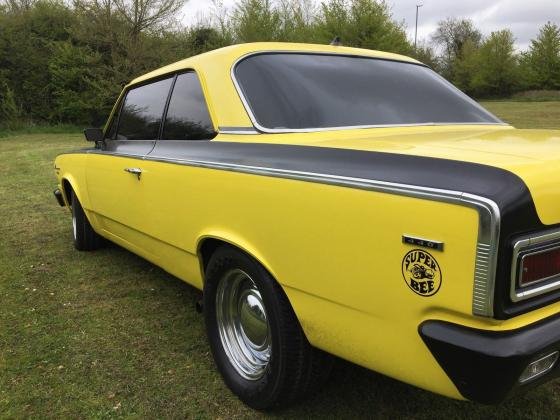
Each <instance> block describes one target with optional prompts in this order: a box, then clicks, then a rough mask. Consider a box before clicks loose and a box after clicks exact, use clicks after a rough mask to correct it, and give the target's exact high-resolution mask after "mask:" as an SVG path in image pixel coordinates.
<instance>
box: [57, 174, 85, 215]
mask: <svg viewBox="0 0 560 420" xmlns="http://www.w3.org/2000/svg"><path fill="white" fill-rule="evenodd" d="M60 185H61V187H62V195H63V197H64V200H65V201H66V204H67V206H68V208H70V207H71V205H72V193H74V194H76V196H77V197H78V200H79V201H80V203H81V204H82V206H84V203H85V202H86V200H85V198H86V197H84V195H83V194H82V191H81V190H80V187H79V186H78V182H76V180H75V179H74V178H73V177H72V176H71V175H69V174H65V175H64V176H62V178H61V180H60Z"/></svg>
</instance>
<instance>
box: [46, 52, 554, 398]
mask: <svg viewBox="0 0 560 420" xmlns="http://www.w3.org/2000/svg"><path fill="white" fill-rule="evenodd" d="M338 57H345V59H344V60H342V59H340V61H337V60H338ZM251 60H253V61H251ZM259 60H260V61H259ZM333 60H335V61H333ZM353 60H354V61H353ZM355 60H367V62H362V61H355ZM362 64H363V67H364V70H363V72H362V70H359V71H358V70H356V74H354V73H353V71H354V70H353V69H354V68H355V67H360V68H361V66H362ZM370 65H371V66H380V67H379V68H380V69H381V70H380V74H381V73H384V74H385V76H383V77H385V79H383V80H385V81H384V82H383V83H381V84H379V85H378V86H376V87H375V88H376V90H383V89H385V90H386V92H389V93H387V94H386V98H387V102H386V103H387V105H386V106H385V105H384V104H385V102H383V101H382V100H381V101H380V102H379V103H380V105H379V107H378V108H375V109H376V110H379V114H380V115H384V118H386V120H387V121H388V122H385V121H382V122H381V123H375V122H374V123H367V122H368V121H369V120H368V118H370V117H369V116H368V115H369V114H367V115H364V116H362V115H361V114H360V113H361V109H365V108H367V106H366V105H364V104H367V103H366V102H364V101H367V98H366V99H364V98H362V97H361V96H360V94H359V93H357V92H358V90H356V89H355V88H354V87H352V83H354V81H353V80H352V79H353V77H354V76H355V80H356V83H361V79H360V78H361V77H362V76H363V77H370V75H371V74H372V71H370V69H369V67H368V66H370ZM383 66H385V67H386V68H385V67H383ZM399 66H400V67H399ZM403 66H404V67H403ZM372 68H373V67H372ZM271 69H272V70H271ZM274 69H278V71H275V70H274ZM306 69H311V70H309V71H308V70H306ZM325 69H326V70H325ZM328 69H331V70H328ZM323 70H324V71H325V74H323ZM298 72H299V73H298ZM306 72H307V73H306ZM400 72H402V74H401V73H400ZM327 73H328V76H326V74H327ZM185 74H187V75H189V76H188V77H187V76H185V77H184V79H185V80H186V79H187V78H189V80H191V82H192V81H193V80H194V81H195V85H196V80H198V83H199V84H198V85H197V86H198V87H196V86H195V87H194V88H192V87H191V88H189V89H190V90H189V92H190V94H191V95H193V96H192V97H195V96H196V97H197V98H198V102H197V103H198V104H205V107H206V109H207V111H204V110H198V111H193V112H194V113H197V112H198V114H197V117H196V118H198V119H197V120H196V121H195V120H194V119H193V120H192V121H195V122H194V123H193V124H194V125H193V126H190V125H189V126H188V127H187V128H185V127H184V126H181V127H182V128H181V127H180V128H178V129H177V130H180V129H181V130H190V131H189V132H191V133H193V134H192V139H191V140H188V139H184V140H169V139H168V138H167V137H168V136H169V137H173V135H174V134H173V129H172V128H173V127H175V126H174V125H173V124H176V125H177V124H179V123H177V122H176V121H174V120H173V119H172V118H171V117H169V115H174V114H173V113H172V112H171V109H175V108H173V104H174V103H175V102H174V100H175V99H174V98H173V96H170V97H168V93H169V92H170V91H174V90H170V89H171V87H172V86H175V87H176V86H178V83H182V82H181V80H183V78H182V76H181V75H185ZM333 74H334V75H335V76H336V77H340V78H339V79H336V77H335V78H334V79H332V80H331V79H328V78H329V77H332V76H331V75H333ZM391 74H395V78H397V77H401V79H397V80H398V83H396V84H395V85H392V84H391V81H392V80H393V79H392V77H389V76H388V75H391ZM193 75H194V76H193ZM294 75H295V76H294ZM349 75H354V76H352V77H350V76H349ZM407 75H410V78H411V80H414V83H416V84H420V82H416V79H415V78H416V77H418V78H419V79H418V80H420V78H421V80H426V83H428V82H429V83H433V85H434V86H436V85H437V86H436V87H434V89H435V90H437V89H440V88H441V89H443V90H445V89H450V90H449V92H451V93H449V95H450V96H453V98H451V99H449V100H450V101H451V102H453V101H455V100H457V101H459V102H460V104H461V105H460V106H458V107H457V109H459V108H460V112H459V111H458V112H459V114H460V113H461V112H463V114H464V115H466V117H465V121H462V120H461V118H458V119H459V121H455V120H453V118H455V119H457V117H456V116H449V117H446V118H448V119H449V120H448V121H441V122H439V121H433V120H428V121H423V120H417V119H415V118H416V116H415V114H414V109H416V110H418V111H419V112H420V111H422V112H424V110H423V108H426V110H425V112H426V114H427V115H429V112H430V109H431V108H433V109H435V110H436V111H437V112H439V113H440V114H441V113H445V112H447V110H446V109H444V108H453V107H452V106H447V105H446V106H445V107H443V106H442V105H441V104H446V102H445V101H447V100H448V99H447V96H446V97H445V98H444V97H443V96H442V98H441V99H440V98H439V97H438V98H437V100H436V99H434V100H431V99H430V98H432V96H431V93H430V91H429V90H426V92H424V91H421V90H418V91H417V90H415V89H416V87H415V86H416V84H415V85H410V86H409V85H406V82H405V81H406V80H407V78H408V76H407ZM405 76H406V77H405ZM274 77H277V79H274ZM323 77H324V78H325V80H323ZM379 77H382V76H379ZM438 77H439V76H436V75H435V73H432V72H431V70H429V69H427V68H425V67H424V66H423V65H422V64H420V63H418V62H416V61H415V60H413V59H411V58H408V57H404V56H400V55H395V54H389V53H383V52H378V51H369V50H360V49H354V48H346V47H340V46H323V45H310V44H285V43H255V44H242V45H236V46H231V47H226V48H222V49H219V50H216V51H212V52H209V53H205V54H202V55H199V56H196V57H191V58H188V59H186V60H183V61H180V62H177V63H175V64H171V65H169V66H166V67H163V68H161V69H158V70H156V71H153V72H151V73H148V74H146V75H144V76H141V77H139V78H137V79H135V80H133V81H132V82H131V83H130V84H129V85H127V86H126V87H125V89H124V90H123V93H122V94H121V96H120V98H119V100H118V101H117V103H116V104H115V108H114V109H113V112H112V113H111V116H110V118H109V120H108V122H107V125H106V127H105V129H104V135H103V137H102V138H103V139H102V140H99V139H98V140H99V141H97V142H96V146H95V147H93V148H89V149H84V150H78V151H75V152H71V153H65V154H62V155H59V156H58V157H57V158H56V162H55V168H56V174H57V178H58V189H57V193H56V194H57V195H58V197H59V200H60V202H61V204H64V205H68V206H69V207H70V206H71V196H73V195H75V196H76V197H77V199H78V200H79V202H80V203H81V205H82V206H83V210H84V214H85V216H86V218H87V220H88V221H89V223H90V224H91V227H92V228H93V230H94V231H95V232H96V233H97V234H99V235H100V236H102V237H104V238H106V239H108V240H110V241H112V242H115V243H117V244H119V245H121V246H123V247H124V248H127V249H129V250H131V251H132V252H134V253H136V254H138V255H140V256H142V257H144V258H146V259H147V260H149V261H151V262H153V263H154V264H156V265H158V266H160V267H162V268H163V269H165V270H166V271H168V272H169V273H171V274H173V275H175V276H177V277H179V278H180V279H182V280H184V281H186V282H187V283H189V284H190V285H192V286H194V287H196V288H199V289H203V288H204V283H205V275H206V274H205V273H206V272H207V271H206V270H207V265H208V263H209V261H210V260H211V258H212V253H213V251H214V250H216V248H217V247H218V246H220V245H221V244H229V245H230V246H231V247H234V248H236V249H238V250H241V251H242V252H243V253H245V254H247V255H248V256H250V257H251V258H252V259H254V260H255V261H257V262H258V263H259V264H260V265H261V266H262V267H264V269H265V270H266V271H267V272H268V273H269V274H270V275H271V277H272V278H273V279H275V281H277V282H278V284H279V285H280V287H281V289H282V291H283V292H284V293H285V295H286V296H287V299H288V301H289V305H290V306H291V308H293V312H294V313H295V315H296V317H297V321H298V322H299V324H300V325H301V329H302V330H303V332H304V333H305V337H306V339H307V340H308V341H309V343H310V344H311V345H312V346H313V347H315V348H318V349H321V350H323V351H325V352H327V353H330V354H334V355H336V356H339V357H341V358H343V359H346V360H349V361H351V362H354V363H356V364H359V365H362V366H365V367H366V368H369V369H372V370H375V371H378V372H381V373H383V374H385V375H388V376H391V377H393V378H396V379H399V380H401V381H404V382H407V383H410V384H413V385H415V386H418V387H421V388H424V389H428V390H431V391H433V392H436V393H439V394H442V395H446V396H448V397H452V398H457V399H470V400H474V401H479V402H484V403H494V402H499V401H501V400H502V399H504V398H505V397H506V396H508V395H510V394H511V393H512V392H513V391H515V390H517V389H524V388H526V387H528V386H531V385H533V384H538V383H541V382H543V381H545V380H548V379H550V378H552V377H554V376H555V375H556V373H557V371H558V369H557V366H556V359H557V355H558V349H560V329H559V327H560V318H559V317H558V313H559V312H560V288H559V285H560V283H559V282H558V276H557V275H558V274H559V273H557V272H556V271H555V270H554V269H550V268H549V267H550V266H555V265H554V264H556V262H555V261H556V260H555V258H556V254H555V253H554V250H555V248H556V247H558V246H560V226H559V223H560V205H558V203H559V201H560V188H559V186H558V180H559V178H560V176H559V175H560V172H559V170H558V163H559V160H560V132H559V131H553V130H548V131H546V130H518V129H514V128H513V127H511V126H509V125H507V124H505V123H503V122H501V121H499V120H498V119H496V118H495V117H493V116H491V115H490V114H488V113H487V112H486V111H484V110H483V109H482V108H480V107H479V106H478V105H477V104H475V103H474V102H472V101H470V100H469V99H468V98H466V97H463V96H461V94H460V93H458V91H454V90H453V88H452V87H450V86H448V85H447V84H446V82H444V81H441V80H437V78H438ZM271 78H272V79H271ZM273 79H274V80H273ZM428 79H429V80H428ZM270 80H273V82H274V83H272V82H270ZM380 80H381V79H380ZM374 82H375V80H374ZM377 82H378V83H380V82H379V80H377ZM185 83H186V82H185ZM290 83H292V84H293V86H292V87H291V88H290V89H291V90H282V89H283V86H287V85H288V84H290ZM338 83H340V87H339V86H338ZM372 83H373V82H372ZM422 83H423V82H422ZM156 84H157V86H156ZM328 84H330V85H331V86H333V90H334V91H335V94H332V93H331V92H330V91H328V89H325V88H324V86H326V85H328ZM382 85H384V87H383V86H382ZM405 85H406V86H405ZM146 86H148V87H149V88H150V89H151V88H152V87H153V89H152V91H150V92H148V91H147V90H146V92H147V93H145V97H147V98H148V99H149V101H151V102H149V104H148V105H146V106H145V107H144V108H142V106H141V105H134V103H133V99H130V101H131V102H130V103H133V105H134V106H136V108H134V106H133V105H131V106H130V107H129V108H130V109H129V108H126V107H127V106H128V105H127V104H128V102H126V101H127V99H126V98H127V97H129V98H134V97H135V96H134V95H137V94H138V95H140V93H139V92H140V91H139V90H138V91H136V90H135V89H139V88H142V87H146ZM294 86H295V87H294ZM368 86H369V85H368ZM368 86H366V85H365V84H364V85H362V87H361V88H359V89H363V90H364V91H367V90H368V89H369V87H368ZM399 86H400V87H399ZM403 86H404V87H403ZM173 89H175V88H173ZM274 89H277V90H276V91H274ZM352 89H355V90H352ZM418 89H420V88H418ZM426 89H427V88H426ZM187 90H188V89H187ZM435 90H434V92H435ZM347 91H348V92H350V93H351V94H349V95H348V96H347V97H346V96H345V95H346V92H347ZM157 92H163V93H161V94H160V96H158V93H157ZM271 92H272V93H271ZM368 92H369V91H368ZM372 92H373V91H372ZM390 92H394V95H393V94H391V93H390ZM438 92H439V90H438ZM446 92H447V91H446ZM446 92H443V91H442V93H441V94H442V95H447V93H446ZM368 94H370V93H368ZM259 95H260V96H259ZM434 95H436V93H434ZM438 95H439V93H438ZM310 97H312V99H309V101H310V104H307V102H306V101H307V100H308V98H310ZM415 98H421V102H419V103H414V101H415V100H416V99H415ZM144 99H145V98H144ZM144 99H142V100H144ZM339 99H340V101H341V102H342V103H341V104H339V103H336V106H337V107H339V108H336V107H335V108H336V112H334V111H333V112H332V113H331V114H332V115H331V114H329V112H327V111H325V113H324V114H321V115H319V116H317V115H316V114H318V113H319V111H317V112H316V110H317V109H318V108H320V107H321V106H322V105H321V104H322V103H324V104H330V103H331V102H333V103H334V102H337V101H338V100H339ZM142 100H140V99H139V100H138V101H139V102H138V103H139V104H142V103H143V102H142ZM177 101H178V103H179V105H180V100H177ZM201 101H202V102H201ZM313 101H315V102H313ZM399 101H400V102H399ZM411 101H412V102H411ZM399 103H401V104H402V108H403V109H405V108H406V109H405V111H402V113H400V112H401V111H400V106H399ZM405 103H412V105H413V106H412V105H411V106H409V107H408V108H407V106H405ZM453 103H455V102H453ZM123 104H124V105H123ZM154 104H156V105H157V106H156V105H154ZM158 104H159V105H158ZM271 104H272V105H271ZM300 104H301V109H300V108H298V107H299V106H300ZM152 106H153V109H155V110H156V111H154V113H155V114H154V115H157V113H158V111H157V110H160V111H159V112H160V113H161V109H163V110H164V112H167V114H166V118H167V119H165V118H164V117H163V116H162V117H160V119H159V123H158V120H157V118H156V119H153V120H150V121H149V122H146V121H147V119H146V120H145V121H144V120H143V122H142V124H144V125H143V126H142V127H143V128H142V129H143V130H145V131H146V130H148V131H149V130H151V132H152V134H151V135H149V136H148V135H145V137H151V138H149V139H143V138H137V137H138V136H140V137H141V136H142V135H139V134H135V133H132V132H133V131H134V130H132V129H131V130H132V131H130V130H129V131H130V132H131V133H132V134H127V135H124V134H123V135H122V136H121V135H120V134H119V130H120V129H121V128H120V127H121V126H119V128H116V126H117V125H118V124H119V118H120V117H119V115H121V114H120V113H121V112H122V115H123V116H122V119H124V120H122V119H121V120H122V121H124V122H122V121H121V122H120V124H121V125H122V127H129V126H134V124H140V123H139V122H138V121H136V120H135V118H136V116H137V115H140V114H141V113H142V112H148V113H149V112H151V111H150V110H151V109H152V108H150V107H152ZM181 106H183V107H182V108H181ZM189 106H191V105H190V104H183V105H180V106H178V109H187V108H188V107H189ZM201 106H202V105H201ZM269 106H270V109H269V108H268V107H269ZM438 106H439V107H440V108H438ZM202 107H203V106H202ZM275 107H276V108H275ZM283 107H285V108H283ZM345 107H346V108H347V109H348V110H349V111H348V112H347V113H345V112H343V110H344V108H345ZM461 107H462V108H461ZM296 108H297V112H294V109H296ZM335 108H333V109H335ZM122 109H128V111H121V110H122ZM143 109H144V110H143ZM145 109H148V111H145ZM189 109H190V108H189ZM201 109H202V108H201ZM372 109H373V108H372ZM138 110H140V111H138ZM341 110H342V111H341ZM464 110H466V111H464ZM127 112H128V114H127ZM173 112H175V111H173ZM177 112H179V113H180V111H177ZM368 112H370V111H369V110H368ZM376 112H377V111H376ZM450 112H451V111H450ZM138 113H140V114H138ZM314 113H315V114H314ZM405 113H406V114H405ZM327 114H329V117H328V118H331V121H334V123H332V124H329V122H324V120H322V118H323V115H327ZM338 114H340V118H339V115H338ZM401 115H404V116H405V117H403V119H402V121H401V120H399V118H401ZM284 116H287V117H285V118H284ZM193 118H194V117H193ZM283 118H284V120H285V122H284V120H282V119H283ZM325 118H326V117H325ZM328 118H326V119H328ZM360 118H361V119H360ZM426 118H428V117H426ZM162 119H164V120H166V123H165V124H168V125H167V126H166V125H165V124H161V121H162ZM290 119H291V120H290ZM306 119H307V120H313V121H318V122H317V123H316V124H315V126H313V124H311V126H309V124H307V120H306ZM345 119H347V120H350V121H352V123H350V124H343V125H339V124H338V122H339V121H342V122H343V123H344V121H345ZM292 120H293V121H292ZM362 120H363V121H366V123H361V121H362ZM131 121H132V122H131ZM135 121H136V122H135ZM167 121H169V122H167ZM192 121H191V122H192ZM127 124H128V125H127ZM185 124H186V125H188V124H191V123H188V124H187V123H185ZM306 124H307V125H306ZM179 125H180V124H179ZM179 125H177V127H179ZM191 125H192V124H191ZM137 127H139V125H137ZM168 127H171V128H168ZM193 127H194V128H193ZM123 130H125V128H123ZM166 130H167V132H169V133H171V134H165V133H166ZM140 131H141V130H140ZM123 132H124V131H123ZM146 132H147V131H146ZM119 136H120V137H119ZM543 250H544V251H543ZM549 250H552V251H551V252H552V254H547V253H546V252H548V251H549ZM541 252H545V254H544V258H545V259H544V260H542V261H541V260H538V257H533V254H535V255H540V253H541ZM530 257H533V258H532V259H531V258H530ZM535 258H537V259H536V260H535ZM546 258H548V260H547V259H546ZM523 261H526V263H524V262H523ZM543 261H544V262H543ZM522 263H523V264H526V265H525V266H523V267H524V268H523V267H521V264H522ZM529 263H532V264H536V265H537V271H538V270H544V272H545V274H546V275H544V274H543V276H544V278H543V279H540V278H536V277H535V278H533V277H531V278H530V280H531V281H529V282H527V285H525V284H520V280H519V278H520V276H521V277H522V276H524V274H522V271H523V270H525V271H526V270H528V268H527V267H529ZM538 264H548V265H547V266H546V267H545V268H544V269H542V268H540V266H539V265H538ZM531 267H532V266H531ZM547 267H548V268H547ZM532 269H533V268H531V270H532ZM547 270H548V271H547ZM551 270H552V271H551ZM525 271H523V272H525ZM557 271H560V270H557ZM539 272H540V271H539ZM527 275H529V274H527ZM536 276H537V277H538V273H537V275H536ZM523 278H524V277H523ZM543 358H544V359H543ZM541 359H542V360H541ZM533 362H537V363H536V364H533V365H531V367H528V366H529V365H530V364H531V363H533ZM548 364H550V365H551V366H548ZM527 369H529V371H530V372H529V373H527ZM539 369H540V370H539ZM531 372H533V373H535V375H533V376H531ZM522 375H524V376H523V377H522ZM520 378H521V379H520Z"/></svg>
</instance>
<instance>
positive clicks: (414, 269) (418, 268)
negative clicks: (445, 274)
mask: <svg viewBox="0 0 560 420" xmlns="http://www.w3.org/2000/svg"><path fill="white" fill-rule="evenodd" d="M402 275H403V278H404V281H405V283H406V285H407V286H408V287H409V288H410V290H412V291H413V292H414V293H416V294H418V295H420V296H433V295H435V294H436V293H437V292H438V290H439V289H440V287H441V279H442V274H441V269H440V267H439V264H438V262H437V261H436V259H435V258H434V256H433V255H432V254H430V253H429V252H427V251H425V250H423V249H413V250H410V251H408V252H407V253H406V255H405V256H404V258H403V261H402Z"/></svg>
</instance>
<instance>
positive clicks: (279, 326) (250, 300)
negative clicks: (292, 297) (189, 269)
mask: <svg viewBox="0 0 560 420" xmlns="http://www.w3.org/2000/svg"><path fill="white" fill-rule="evenodd" d="M205 277H206V280H205V284H204V315H205V321H206V331H207V334H208V339H209V341H210V348H211V350H212V354H213V356H214V360H215V361H216V365H217V366H218V369H219V371H220V373H221V375H222V376H223V378H224V381H225V382H226V384H227V385H228V386H229V388H230V389H231V390H232V391H233V392H234V393H235V394H236V395H237V396H238V397H239V398H240V399H241V400H242V401H243V402H245V403H246V404H247V405H249V406H250V407H253V408H256V409H266V408H270V407H274V406H281V405H286V404H288V403H291V402H293V401H294V400H296V399H299V398H301V397H304V396H306V395H308V394H309V393H310V392H311V391H313V390H314V389H316V388H317V386H318V385H320V384H321V383H322V382H323V381H324V380H325V379H326V377H327V376H328V374H329V372H330V367H331V365H332V356H330V355H328V354H326V353H324V352H322V351H320V350H318V349H315V348H313V347H312V346H311V345H310V344H309V342H308V341H307V339H306V337H305V334H304V333H303V330H302V329H301V326H300V325H299V322H298V320H297V318H296V315H295V313H294V311H293V309H292V307H291V305H290V303H289V301H288V298H287V296H286V294H285V293H284V291H283V290H282V288H281V287H280V285H279V284H278V283H277V282H276V281H275V280H274V279H273V278H272V277H271V276H270V274H269V273H268V272H267V271H266V270H265V269H264V268H263V267H262V266H261V265H260V264H258V263H257V262H256V261H255V260H253V259H252V258H250V257H249V256H247V255H246V254H244V253H243V252H241V251H238V250H236V249H234V248H231V247H222V248H219V249H218V250H217V251H216V252H215V253H214V255H213V256H212V258H211V259H210V261H209V263H208V268H207V270H206V276H205Z"/></svg>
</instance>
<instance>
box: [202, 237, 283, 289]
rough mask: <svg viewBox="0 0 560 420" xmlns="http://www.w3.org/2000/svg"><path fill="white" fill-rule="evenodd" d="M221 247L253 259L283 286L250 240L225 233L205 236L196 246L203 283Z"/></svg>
mask: <svg viewBox="0 0 560 420" xmlns="http://www.w3.org/2000/svg"><path fill="white" fill-rule="evenodd" d="M220 246H229V247H232V248H236V249H238V250H239V251H241V252H243V253H244V254H246V255H247V256H249V257H251V258H252V259H254V260H255V261H256V262H258V263H259V264H260V265H262V266H263V267H264V269H265V270H266V271H268V273H269V274H270V275H271V276H272V277H273V278H274V279H275V280H276V282H277V283H278V284H280V285H281V286H282V283H281V282H280V281H279V280H278V276H277V275H276V273H275V272H274V270H273V269H272V267H271V265H270V264H269V262H268V261H267V259H266V258H265V257H264V255H263V254H262V253H261V252H259V251H258V250H257V248H256V247H255V246H254V245H252V244H251V243H250V242H249V241H248V240H245V239H243V238H242V237H240V236H239V235H233V234H231V235H228V234H223V233H211V234H205V235H202V236H200V237H199V238H198V241H197V245H196V254H197V256H198V261H199V264H200V273H201V277H202V282H203V283H204V273H205V271H206V267H207V266H208V262H209V261H210V258H211V257H212V254H213V253H214V252H215V251H216V249H218V248H219V247H220Z"/></svg>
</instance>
